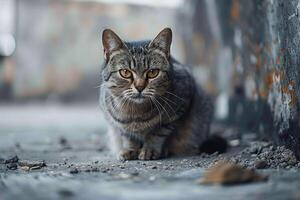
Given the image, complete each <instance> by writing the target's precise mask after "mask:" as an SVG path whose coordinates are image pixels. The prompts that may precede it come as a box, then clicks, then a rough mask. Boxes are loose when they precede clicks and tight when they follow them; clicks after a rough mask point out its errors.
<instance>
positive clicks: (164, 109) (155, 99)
mask: <svg viewBox="0 0 300 200" xmlns="http://www.w3.org/2000/svg"><path fill="white" fill-rule="evenodd" d="M154 100H155V101H156V102H157V103H158V104H159V105H160V106H161V108H162V109H163V110H164V111H165V112H166V114H167V116H168V117H169V119H170V120H172V118H171V117H170V114H169V112H168V111H167V110H166V108H165V107H164V106H163V105H162V104H161V103H159V101H158V100H157V99H156V98H155V97H154Z"/></svg>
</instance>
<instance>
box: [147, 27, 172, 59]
mask: <svg viewBox="0 0 300 200" xmlns="http://www.w3.org/2000/svg"><path fill="white" fill-rule="evenodd" d="M171 43H172V30H171V29H170V28H164V29H163V30H162V31H161V32H160V33H159V34H158V35H157V36H156V37H155V38H154V40H152V41H151V42H150V44H149V48H157V49H159V50H161V51H163V52H164V53H165V54H166V56H167V58H169V56H170V48H171Z"/></svg>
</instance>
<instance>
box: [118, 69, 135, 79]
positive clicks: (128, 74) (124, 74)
mask: <svg viewBox="0 0 300 200" xmlns="http://www.w3.org/2000/svg"><path fill="white" fill-rule="evenodd" d="M119 73H120V75H121V76H122V77H123V78H131V76H132V73H131V71H129V70H128V69H120V70H119Z"/></svg>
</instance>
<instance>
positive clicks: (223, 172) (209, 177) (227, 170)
mask: <svg viewBox="0 0 300 200" xmlns="http://www.w3.org/2000/svg"><path fill="white" fill-rule="evenodd" d="M267 179H268V177H267V176H264V175H261V174H258V173H257V172H255V171H254V170H250V169H245V168H243V167H242V166H240V165H238V164H235V163H233V162H231V161H227V160H221V161H218V162H217V163H216V164H214V165H213V166H212V167H210V168H209V169H208V171H207V172H205V174H204V177H203V179H200V180H199V183H201V184H221V185H232V184H241V183H250V182H260V181H266V180H267Z"/></svg>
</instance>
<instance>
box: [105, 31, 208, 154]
mask: <svg viewBox="0 0 300 200" xmlns="http://www.w3.org/2000/svg"><path fill="white" fill-rule="evenodd" d="M171 40H172V32H171V29H169V28H166V29H164V30H162V31H161V32H160V33H159V34H158V36H157V37H156V38H155V39H154V40H152V41H151V42H150V41H142V42H131V43H128V42H123V41H122V40H121V39H120V38H119V37H118V36H117V35H116V34H115V33H114V32H113V31H111V30H109V29H106V30H104V32H103V36H102V42H103V46H104V55H105V63H104V64H103V66H102V69H101V85H100V105H101V108H102V110H103V112H104V113H105V116H106V118H107V120H108V122H109V135H110V137H111V139H112V140H111V143H110V144H109V146H111V147H113V149H114V151H115V152H116V153H117V155H118V156H119V158H120V159H121V160H131V159H141V160H151V159H158V158H161V157H165V156H167V155H174V154H175V155H182V154H189V155H190V154H197V153H199V147H200V145H201V143H202V142H204V140H205V139H206V138H207V137H208V132H209V126H210V121H211V117H212V106H211V102H210V100H209V98H208V97H207V95H206V94H205V93H204V92H203V91H202V90H201V88H200V87H199V86H197V85H196V83H195V80H194V78H193V77H192V75H191V73H189V72H188V69H187V68H186V67H184V66H182V65H181V64H180V63H178V62H177V61H175V60H174V59H173V58H172V57H171V56H170V45H171ZM151 69H153V70H154V72H155V73H156V72H157V71H158V75H157V76H156V77H154V78H149V77H148V74H149V73H154V72H153V71H151V72H149V70H151ZM120 70H125V71H122V72H123V73H125V75H126V76H129V75H130V76H131V77H130V78H124V77H122V72H121V71H120ZM126 70H127V71H126ZM128 70H129V71H128ZM145 74H146V75H145ZM152 75H153V74H152Z"/></svg>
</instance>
